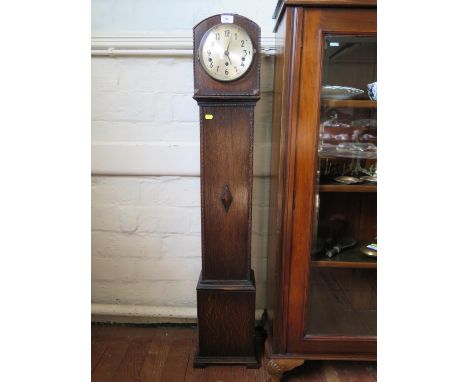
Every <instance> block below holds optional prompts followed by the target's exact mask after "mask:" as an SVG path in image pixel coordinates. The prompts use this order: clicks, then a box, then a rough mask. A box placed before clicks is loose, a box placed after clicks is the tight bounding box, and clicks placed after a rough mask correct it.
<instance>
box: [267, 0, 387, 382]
mask: <svg viewBox="0 0 468 382" xmlns="http://www.w3.org/2000/svg"><path fill="white" fill-rule="evenodd" d="M275 17H276V19H277V23H276V28H275V32H276V49H277V55H276V61H275V90H274V92H275V96H274V97H275V99H274V118H273V133H272V167H271V189H270V221H269V246H268V247H269V248H268V252H269V253H268V256H269V257H268V309H267V314H266V327H267V331H268V337H267V341H266V352H267V355H268V356H269V358H270V361H269V366H268V369H269V372H270V374H271V375H272V378H273V379H276V380H279V378H281V376H282V374H283V373H284V372H285V371H287V370H290V369H292V368H294V367H296V366H299V365H301V364H302V363H303V362H304V360H308V359H310V360H331V359H340V360H375V359H376V351H377V178H378V176H377V173H378V171H377V34H376V32H377V30H376V27H377V20H376V19H377V17H376V3H375V1H363V0H361V1H352V0H348V1H343V0H342V1H327V0H321V1H319V0H316V1H300V0H290V1H287V0H286V1H280V2H279V3H278V6H277V9H276V11H275Z"/></svg>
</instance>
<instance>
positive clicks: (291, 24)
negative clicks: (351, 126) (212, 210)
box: [267, 1, 377, 360]
mask: <svg viewBox="0 0 468 382" xmlns="http://www.w3.org/2000/svg"><path fill="white" fill-rule="evenodd" d="M285 3H286V4H283V5H282V7H283V8H284V10H283V11H282V12H283V13H282V15H281V16H280V19H279V21H278V24H277V28H276V29H277V43H278V45H277V56H276V62H275V90H274V117H273V132H272V160H271V166H272V168H271V172H272V176H271V186H270V221H269V249H268V252H269V253H268V256H269V257H268V281H267V282H268V288H267V290H268V308H267V319H268V322H267V328H268V332H269V336H268V344H267V347H269V349H270V351H271V354H272V357H273V358H276V359H342V360H374V359H376V349H377V342H376V341H377V340H376V337H349V336H348V337H346V336H316V335H314V336H311V335H309V334H308V333H307V329H306V328H307V314H308V309H313V307H309V306H308V295H309V272H310V266H311V256H310V254H311V248H312V232H314V227H313V224H314V221H313V218H312V217H313V216H314V213H315V194H316V192H317V191H318V190H317V187H318V182H317V180H316V175H315V174H316V173H317V168H316V166H317V164H318V160H317V144H318V130H319V129H318V127H319V123H320V121H319V118H320V102H319V100H320V88H321V65H322V49H323V47H322V43H323V37H324V35H326V34H337V35H363V36H365V35H368V36H373V35H375V34H376V32H377V31H376V26H377V20H376V10H375V7H372V6H371V7H369V8H362V7H363V2H357V3H359V4H358V6H359V7H358V8H346V9H344V8H342V6H344V4H341V7H340V8H334V7H327V8H321V7H320V2H313V1H310V2H297V3H298V4H299V5H295V4H294V2H291V3H292V5H289V6H288V4H287V3H290V2H288V1H285ZM306 3H307V4H306ZM330 3H331V2H330ZM349 3H352V2H349ZM349 3H348V5H349ZM282 42H284V43H282ZM312 314H313V313H312Z"/></svg>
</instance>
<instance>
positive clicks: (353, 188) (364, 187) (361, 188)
mask: <svg viewBox="0 0 468 382" xmlns="http://www.w3.org/2000/svg"><path fill="white" fill-rule="evenodd" d="M319 191H320V192H377V185H376V184H334V183H332V184H320V185H319Z"/></svg>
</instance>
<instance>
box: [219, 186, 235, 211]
mask: <svg viewBox="0 0 468 382" xmlns="http://www.w3.org/2000/svg"><path fill="white" fill-rule="evenodd" d="M232 200H233V197H232V194H231V190H230V189H229V185H227V184H226V185H225V186H224V190H223V193H222V194H221V202H222V203H223V206H224V209H225V211H226V212H228V210H229V207H231V203H232Z"/></svg>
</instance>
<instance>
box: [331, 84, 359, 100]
mask: <svg viewBox="0 0 468 382" xmlns="http://www.w3.org/2000/svg"><path fill="white" fill-rule="evenodd" d="M363 93H364V90H361V89H356V88H352V87H349V86H333V85H325V86H322V98H323V99H350V98H354V97H356V96H358V95H361V94H363Z"/></svg>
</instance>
